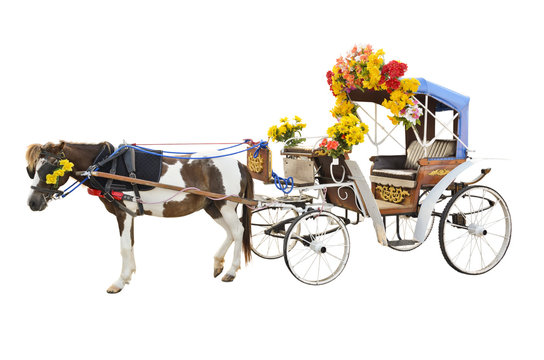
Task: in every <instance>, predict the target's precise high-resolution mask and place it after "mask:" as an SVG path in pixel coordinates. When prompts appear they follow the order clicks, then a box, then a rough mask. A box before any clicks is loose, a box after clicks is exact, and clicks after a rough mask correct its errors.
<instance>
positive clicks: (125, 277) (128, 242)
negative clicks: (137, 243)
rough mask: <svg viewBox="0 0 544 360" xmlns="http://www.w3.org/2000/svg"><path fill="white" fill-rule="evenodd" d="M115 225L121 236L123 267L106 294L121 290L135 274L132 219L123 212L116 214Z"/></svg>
mask: <svg viewBox="0 0 544 360" xmlns="http://www.w3.org/2000/svg"><path fill="white" fill-rule="evenodd" d="M116 216H117V223H118V224H119V233H120V234H121V257H122V258H123V265H122V268H121V276H119V279H117V280H116V281H114V282H113V284H111V286H110V287H109V288H108V290H107V292H108V293H110V294H116V293H118V292H119V291H121V290H123V287H125V285H126V284H128V283H129V282H130V279H131V277H132V273H134V272H136V261H135V260H134V250H133V247H134V218H133V217H132V216H130V215H128V214H127V213H125V212H124V211H118V212H116Z"/></svg>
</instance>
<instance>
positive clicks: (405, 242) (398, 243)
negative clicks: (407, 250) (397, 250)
mask: <svg viewBox="0 0 544 360" xmlns="http://www.w3.org/2000/svg"><path fill="white" fill-rule="evenodd" d="M417 243H418V242H417V241H416V240H396V241H388V242H387V244H388V245H390V246H407V245H415V244H417Z"/></svg>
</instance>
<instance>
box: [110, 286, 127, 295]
mask: <svg viewBox="0 0 544 360" xmlns="http://www.w3.org/2000/svg"><path fill="white" fill-rule="evenodd" d="M121 290H123V289H122V288H118V287H117V286H115V285H112V286H110V287H109V288H108V290H106V292H107V293H108V294H117V293H118V292H121Z"/></svg>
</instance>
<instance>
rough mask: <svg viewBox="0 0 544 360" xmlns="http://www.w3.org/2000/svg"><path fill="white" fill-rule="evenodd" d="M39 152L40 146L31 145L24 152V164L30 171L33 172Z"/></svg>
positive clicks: (40, 150)
mask: <svg viewBox="0 0 544 360" xmlns="http://www.w3.org/2000/svg"><path fill="white" fill-rule="evenodd" d="M41 152H42V145H41V144H32V145H29V146H28V149H27V150H26V163H27V165H28V168H29V170H30V171H34V170H35V167H36V163H37V162H38V158H39V157H40V154H41Z"/></svg>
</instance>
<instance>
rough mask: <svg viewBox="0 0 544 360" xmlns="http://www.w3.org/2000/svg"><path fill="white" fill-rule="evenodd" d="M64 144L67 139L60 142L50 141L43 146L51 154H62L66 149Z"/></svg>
mask: <svg viewBox="0 0 544 360" xmlns="http://www.w3.org/2000/svg"><path fill="white" fill-rule="evenodd" d="M64 145H66V142H65V141H61V142H60V143H59V144H53V143H50V142H49V143H47V144H45V145H44V146H42V149H43V150H45V151H47V152H50V153H51V154H60V153H61V152H62V150H63V149H64Z"/></svg>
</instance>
